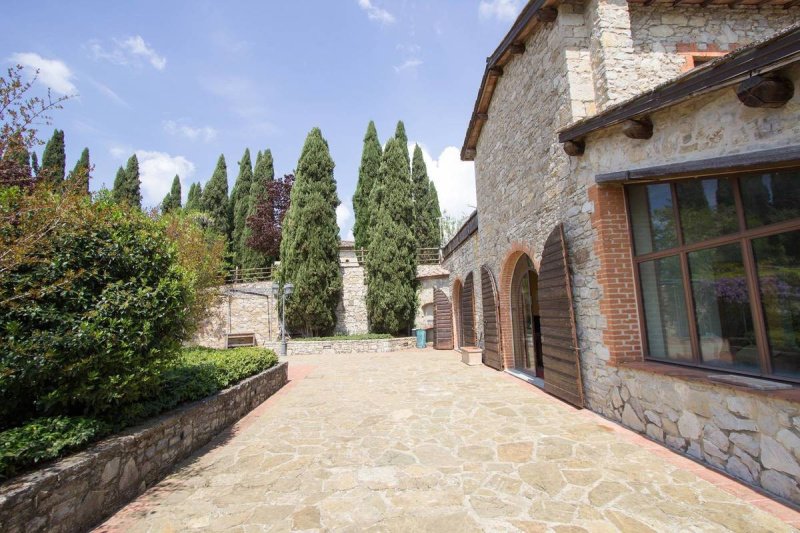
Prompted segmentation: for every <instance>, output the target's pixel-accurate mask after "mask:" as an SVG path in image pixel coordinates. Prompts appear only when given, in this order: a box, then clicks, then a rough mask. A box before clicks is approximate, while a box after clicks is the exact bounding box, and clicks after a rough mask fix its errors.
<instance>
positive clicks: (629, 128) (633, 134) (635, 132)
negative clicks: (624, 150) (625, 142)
mask: <svg viewBox="0 0 800 533" xmlns="http://www.w3.org/2000/svg"><path fill="white" fill-rule="evenodd" d="M622 133H624V134H625V137H627V138H629V139H649V138H651V137H652V136H653V121H652V120H650V118H649V117H642V118H631V119H628V120H626V121H625V122H623V123H622Z"/></svg>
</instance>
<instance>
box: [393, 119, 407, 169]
mask: <svg viewBox="0 0 800 533" xmlns="http://www.w3.org/2000/svg"><path fill="white" fill-rule="evenodd" d="M394 137H395V139H397V140H398V141H400V144H401V145H402V146H403V155H404V156H405V159H406V166H407V167H409V168H411V157H410V156H409V154H408V135H406V125H405V124H403V121H402V120H398V121H397V127H396V128H395V130H394Z"/></svg>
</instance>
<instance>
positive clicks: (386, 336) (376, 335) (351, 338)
mask: <svg viewBox="0 0 800 533" xmlns="http://www.w3.org/2000/svg"><path fill="white" fill-rule="evenodd" d="M393 338H395V337H394V335H390V334H388V333H365V334H363V335H335V336H333V337H297V338H294V339H291V340H294V341H371V340H379V339H393Z"/></svg>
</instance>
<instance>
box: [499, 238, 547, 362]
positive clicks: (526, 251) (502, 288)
mask: <svg viewBox="0 0 800 533" xmlns="http://www.w3.org/2000/svg"><path fill="white" fill-rule="evenodd" d="M523 255H527V256H528V257H529V258H530V260H531V262H532V263H533V267H534V269H536V271H537V272H538V271H539V264H538V263H537V262H536V260H535V259H534V257H535V255H534V254H533V250H532V248H531V247H530V246H528V245H527V244H525V243H520V242H514V243H511V248H510V249H509V251H508V252H507V253H506V256H505V257H504V258H503V262H502V263H501V267H500V278H499V279H498V282H497V284H498V292H499V298H500V301H499V307H500V317H499V321H500V330H501V331H502V332H503V333H502V336H501V342H500V348H501V350H502V352H503V367H504V368H514V338H513V336H514V330H513V328H512V317H511V283H512V281H513V277H514V269H515V268H516V266H517V262H518V261H519V259H520V258H521V257H522V256H523Z"/></svg>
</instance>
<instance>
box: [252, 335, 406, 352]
mask: <svg viewBox="0 0 800 533" xmlns="http://www.w3.org/2000/svg"><path fill="white" fill-rule="evenodd" d="M415 345H416V338H415V337H397V338H393V339H367V340H329V341H303V340H290V341H288V342H287V343H286V355H288V356H290V357H291V356H293V355H319V354H327V355H336V354H348V353H389V352H399V351H404V350H408V349H410V348H413V347H414V346H415ZM264 347H265V348H269V349H270V350H274V351H275V353H280V349H281V343H280V342H268V343H267V344H266V345H265V346H264Z"/></svg>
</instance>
